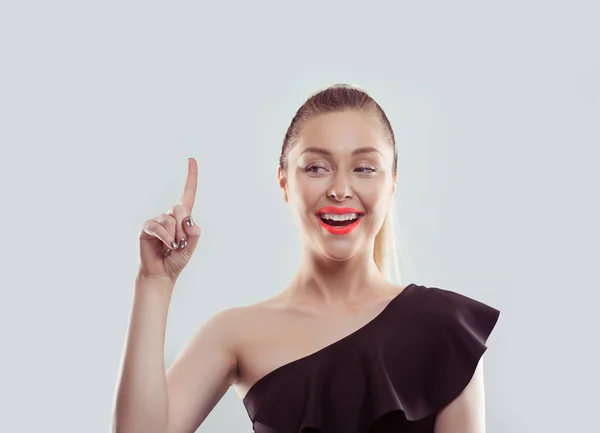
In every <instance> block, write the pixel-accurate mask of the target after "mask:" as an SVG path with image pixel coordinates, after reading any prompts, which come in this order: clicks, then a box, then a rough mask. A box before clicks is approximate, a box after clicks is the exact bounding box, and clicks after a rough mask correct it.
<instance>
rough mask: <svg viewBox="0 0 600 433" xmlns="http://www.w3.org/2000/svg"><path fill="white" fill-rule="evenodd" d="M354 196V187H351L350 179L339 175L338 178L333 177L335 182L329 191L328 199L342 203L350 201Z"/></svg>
mask: <svg viewBox="0 0 600 433" xmlns="http://www.w3.org/2000/svg"><path fill="white" fill-rule="evenodd" d="M352 196H353V192H352V187H351V186H350V182H349V181H348V179H347V178H346V177H345V176H342V175H339V174H338V175H337V176H333V182H332V184H331V186H330V187H329V189H328V190H327V197H329V198H331V199H333V200H336V201H342V200H345V199H350V198H352Z"/></svg>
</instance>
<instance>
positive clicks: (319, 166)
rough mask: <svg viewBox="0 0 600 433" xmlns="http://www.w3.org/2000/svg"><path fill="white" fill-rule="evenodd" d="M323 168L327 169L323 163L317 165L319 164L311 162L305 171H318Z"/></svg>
mask: <svg viewBox="0 0 600 433" xmlns="http://www.w3.org/2000/svg"><path fill="white" fill-rule="evenodd" d="M320 168H322V169H323V170H325V169H326V168H325V167H323V166H322V165H317V164H311V165H309V166H307V167H305V168H304V171H306V172H307V173H318V171H317V170H318V169H320Z"/></svg>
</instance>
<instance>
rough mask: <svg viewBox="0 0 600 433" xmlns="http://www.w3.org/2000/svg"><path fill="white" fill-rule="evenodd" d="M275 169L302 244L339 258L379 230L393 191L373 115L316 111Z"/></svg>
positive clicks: (388, 147)
mask: <svg viewBox="0 0 600 433" xmlns="http://www.w3.org/2000/svg"><path fill="white" fill-rule="evenodd" d="M287 161H288V164H287V170H286V173H282V172H281V168H280V169H279V170H278V177H279V184H280V186H281V188H282V192H283V195H284V199H285V200H286V201H287V202H288V203H289V204H290V206H291V210H292V213H293V215H294V218H295V220H296V222H297V223H298V225H299V228H300V231H301V233H302V239H303V242H304V243H305V244H307V245H310V246H314V247H317V248H318V249H319V250H320V251H321V252H324V253H325V254H326V255H327V256H329V257H330V258H332V259H336V260H344V259H345V258H348V257H349V256H350V255H352V254H353V253H354V252H355V251H356V250H358V249H359V248H361V247H364V246H365V245H368V241H370V242H371V245H372V243H373V241H374V238H375V235H376V234H377V232H378V231H379V229H380V228H381V226H382V224H383V222H384V219H385V216H386V213H387V210H388V208H389V205H390V202H391V200H392V197H393V193H394V191H395V181H396V176H395V175H394V173H393V164H394V148H393V146H392V144H391V143H390V142H389V140H388V139H387V138H386V135H385V133H384V129H383V125H382V124H381V121H380V120H379V119H378V118H377V116H376V115H374V114H370V113H364V112H357V111H343V112H332V113H326V114H319V115H317V116H314V117H312V118H310V119H309V120H307V121H306V122H305V124H304V125H303V127H302V129H301V132H300V135H299V139H298V141H297V142H296V143H295V144H294V145H293V146H292V147H291V149H290V151H289V153H288V155H287Z"/></svg>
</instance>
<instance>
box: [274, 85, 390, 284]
mask: <svg viewBox="0 0 600 433" xmlns="http://www.w3.org/2000/svg"><path fill="white" fill-rule="evenodd" d="M344 110H353V111H360V112H369V113H374V114H376V115H377V116H378V118H379V120H380V121H381V123H382V125H383V130H384V133H385V134H386V137H387V139H388V141H389V143H390V145H391V146H392V147H393V148H394V164H393V175H394V177H395V175H396V172H397V169H398V151H397V149H396V141H395V137H394V131H393V129H392V125H391V124H390V121H389V120H388V118H387V116H386V114H385V112H384V111H383V109H382V108H381V107H380V106H379V104H378V103H377V102H376V101H375V100H374V99H373V98H372V97H371V96H369V94H368V93H367V92H365V91H364V90H362V89H360V88H359V87H357V86H352V85H349V84H335V85H333V86H329V87H327V88H325V89H323V90H320V91H318V92H316V93H314V94H313V95H311V96H310V97H309V98H308V99H307V100H306V102H304V104H302V106H301V107H300V108H299V109H298V111H297V112H296V115H295V116H294V118H293V119H292V121H291V123H290V126H289V127H288V129H287V132H286V134H285V138H284V140H283V145H282V147H281V155H280V157H279V166H280V167H281V169H282V171H284V172H285V171H287V155H288V153H289V150H290V148H291V147H292V146H293V145H294V144H295V143H296V142H297V139H298V137H299V135H300V130H301V129H302V126H303V125H304V123H305V122H306V121H307V120H308V119H310V118H311V117H313V116H316V115H319V114H324V113H331V112H337V111H344ZM396 236H397V230H396V213H395V205H394V202H393V200H392V202H391V204H390V208H389V210H388V213H387V215H386V217H385V219H384V222H383V225H382V227H381V229H380V230H379V232H378V233H377V235H376V236H375V245H374V249H373V259H374V261H375V264H376V265H377V269H379V272H381V274H382V275H384V277H385V278H387V279H388V280H390V281H392V274H391V267H393V268H394V276H395V277H396V279H397V282H398V283H401V282H402V278H401V276H400V270H399V268H398V254H397V251H398V248H397V243H396V241H397V239H396Z"/></svg>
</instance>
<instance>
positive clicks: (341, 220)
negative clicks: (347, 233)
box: [317, 213, 362, 227]
mask: <svg viewBox="0 0 600 433" xmlns="http://www.w3.org/2000/svg"><path fill="white" fill-rule="evenodd" d="M317 217H319V219H320V220H321V221H322V222H323V223H324V224H326V225H328V226H331V227H346V226H349V225H351V224H354V223H355V222H357V221H358V220H360V219H361V218H362V214H359V213H347V214H330V213H320V214H317Z"/></svg>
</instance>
